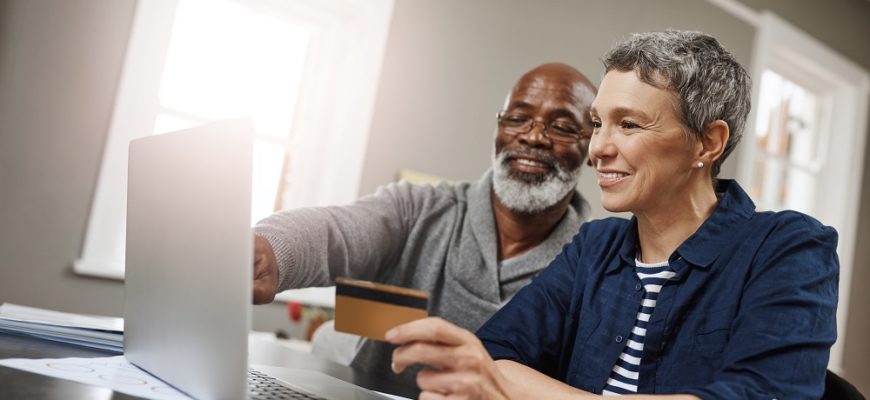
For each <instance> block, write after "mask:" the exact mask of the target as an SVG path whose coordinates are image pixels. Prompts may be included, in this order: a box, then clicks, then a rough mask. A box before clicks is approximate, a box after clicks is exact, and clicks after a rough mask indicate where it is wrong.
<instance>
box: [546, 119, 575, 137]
mask: <svg viewBox="0 0 870 400" xmlns="http://www.w3.org/2000/svg"><path fill="white" fill-rule="evenodd" d="M550 126H551V127H552V128H553V131H555V132H556V133H559V134H562V135H579V134H580V128H579V127H578V126H577V125H574V124H572V123H568V122H558V121H557V122H555V123H553V124H552V125H550Z"/></svg>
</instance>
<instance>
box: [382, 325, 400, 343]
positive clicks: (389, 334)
mask: <svg viewBox="0 0 870 400" xmlns="http://www.w3.org/2000/svg"><path fill="white" fill-rule="evenodd" d="M398 334H399V332H396V329H395V328H394V329H390V330H388V331H387V333H385V334H384V339H387V341H388V342H392V341H393V339H395V338H396V335H398Z"/></svg>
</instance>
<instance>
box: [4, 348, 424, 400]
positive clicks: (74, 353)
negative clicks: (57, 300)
mask: <svg viewBox="0 0 870 400" xmlns="http://www.w3.org/2000/svg"><path fill="white" fill-rule="evenodd" d="M248 352H249V360H250V361H251V363H254V364H264V365H273V366H282V367H291V368H300V369H307V370H314V371H319V372H322V373H325V374H327V375H330V376H333V377H335V378H338V379H341V380H344V381H347V382H353V383H354V384H357V385H359V386H362V387H365V388H368V389H372V390H377V391H380V392H386V393H392V394H397V395H399V396H404V397H409V398H416V397H417V396H418V395H419V391H418V390H417V388H416V387H410V386H409V385H406V384H403V383H401V382H399V381H397V380H396V379H395V378H394V377H392V376H383V375H378V374H373V373H370V372H366V371H361V370H357V369H354V368H350V367H346V366H343V365H340V364H336V363H334V362H331V361H328V360H325V359H321V358H319V357H316V356H314V355H311V354H306V353H301V352H298V351H294V350H291V349H290V348H287V347H285V346H282V345H280V344H277V343H273V342H269V341H264V340H257V339H254V338H252V339H251V340H249V345H248ZM116 355H118V354H117V353H113V352H109V351H103V350H96V349H90V348H86V347H79V346H73V345H69V344H65V343H58V342H52V341H47V340H41V339H37V338H32V337H28V336H19V335H12V334H7V333H2V332H0V359H3V358H63V357H110V356H116ZM0 399H112V400H126V399H137V397H133V396H129V395H125V394H123V393H119V392H114V391H112V390H111V389H108V388H103V387H97V386H91V385H85V384H81V383H77V382H73V381H67V380H63V379H57V378H52V377H48V376H44V375H38V374H32V373H29V372H25V371H21V370H17V369H13V368H7V367H4V366H0Z"/></svg>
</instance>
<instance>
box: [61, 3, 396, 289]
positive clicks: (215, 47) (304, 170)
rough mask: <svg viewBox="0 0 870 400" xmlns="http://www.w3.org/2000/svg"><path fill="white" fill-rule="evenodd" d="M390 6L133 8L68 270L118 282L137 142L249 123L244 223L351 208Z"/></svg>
mask: <svg viewBox="0 0 870 400" xmlns="http://www.w3.org/2000/svg"><path fill="white" fill-rule="evenodd" d="M392 5H393V3H392V0H296V1H293V2H285V1H278V0H244V1H243V0H166V1H140V2H138V3H137V9H136V14H135V18H134V22H133V27H132V29H131V35H130V41H129V44H128V48H127V54H126V58H125V61H124V70H123V71H122V77H121V82H120V84H119V89H118V95H117V99H116V103H115V110H114V113H113V117H112V122H111V126H110V131H109V134H108V138H107V142H106V148H105V150H104V153H103V161H102V165H101V168H100V176H99V179H98V182H97V188H96V192H95V195H94V201H93V204H92V208H91V214H90V216H89V223H88V230H87V233H86V237H85V244H84V248H83V251H82V256H81V258H80V259H79V260H76V262H75V263H74V270H75V271H76V272H77V273H81V274H86V275H95V276H101V277H109V278H116V279H123V276H124V243H125V225H124V221H125V213H126V210H125V207H126V170H127V158H126V157H127V147H128V144H129V141H130V140H131V139H134V138H137V137H141V136H144V135H150V134H159V133H164V132H168V131H173V130H178V129H183V128H186V127H191V126H196V125H201V124H204V123H207V122H211V121H215V120H220V119H226V118H235V117H240V116H248V117H251V118H252V120H253V122H254V126H255V128H256V130H257V135H258V136H257V138H256V142H255V150H254V151H255V153H256V154H255V160H256V161H255V165H254V179H253V182H254V194H253V199H252V204H253V210H252V223H253V222H255V221H257V220H259V219H261V218H263V217H265V216H266V215H268V214H270V213H271V212H273V211H274V210H276V209H282V208H292V207H300V206H312V205H327V204H335V203H345V202H349V201H352V200H353V199H355V198H356V196H357V191H358V187H359V177H360V175H359V174H360V171H361V169H362V161H363V155H364V152H365V146H366V143H367V137H368V126H369V122H370V118H371V110H372V108H373V102H374V92H375V89H376V85H377V81H378V76H379V72H380V65H381V61H382V59H383V50H384V45H385V42H386V34H387V29H388V25H389V19H390V16H391V13H392ZM336 115H341V116H342V118H341V119H340V120H338V119H337V118H335V116H336ZM339 140H340V142H339ZM334 143H342V144H343V145H342V146H336V145H335V144H334ZM301 149H304V150H305V151H301Z"/></svg>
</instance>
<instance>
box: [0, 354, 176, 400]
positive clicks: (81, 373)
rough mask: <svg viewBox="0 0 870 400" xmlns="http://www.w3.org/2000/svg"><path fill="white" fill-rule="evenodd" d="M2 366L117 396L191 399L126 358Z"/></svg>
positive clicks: (13, 362)
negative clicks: (71, 382) (104, 389)
mask: <svg viewBox="0 0 870 400" xmlns="http://www.w3.org/2000/svg"><path fill="white" fill-rule="evenodd" d="M0 365H3V366H6V367H9V368H15V369H20V370H23V371H28V372H32V373H35V374H40V375H47V376H51V377H54V378H60V379H67V380H71V381H75V382H80V383H84V384H87V385H94V386H101V387H106V388H109V389H112V390H114V391H116V392H121V393H124V394H128V395H130V396H137V397H142V398H146V399H155V400H176V399H189V398H190V397H188V396H187V395H185V394H184V393H181V392H179V391H178V390H176V389H174V388H172V387H170V386H169V385H167V384H165V383H163V381H161V380H159V379H157V378H155V377H153V376H151V375H150V374H148V373H147V372H145V371H142V370H141V369H139V368H138V367H136V366H135V365H133V364H130V362H129V361H127V359H126V358H125V357H124V356H114V357H99V358H43V359H25V358H9V359H5V360H0Z"/></svg>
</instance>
